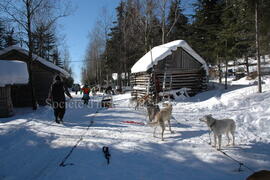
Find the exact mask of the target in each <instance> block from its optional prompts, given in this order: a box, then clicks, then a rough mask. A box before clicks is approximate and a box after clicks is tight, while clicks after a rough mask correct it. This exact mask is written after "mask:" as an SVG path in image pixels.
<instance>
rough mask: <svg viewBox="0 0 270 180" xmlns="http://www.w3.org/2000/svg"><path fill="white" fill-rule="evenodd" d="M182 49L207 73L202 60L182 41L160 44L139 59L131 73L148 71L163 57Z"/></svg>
mask: <svg viewBox="0 0 270 180" xmlns="http://www.w3.org/2000/svg"><path fill="white" fill-rule="evenodd" d="M179 47H181V48H183V49H184V50H185V51H187V52H188V53H189V54H190V55H191V56H192V57H194V58H195V59H196V60H197V61H199V62H200V63H201V64H202V65H203V68H204V69H205V70H206V72H207V73H208V66H207V64H206V62H205V61H204V60H203V58H202V57H201V56H200V55H198V54H197V53H196V52H195V51H194V50H193V49H192V48H191V47H190V46H189V45H188V44H187V42H186V41H184V40H176V41H172V42H169V43H167V44H162V45H160V46H156V47H154V48H153V49H151V51H149V52H148V53H146V54H145V55H144V56H143V57H142V58H141V59H139V60H138V61H137V62H136V63H135V64H134V66H133V67H132V68H131V73H138V72H145V71H147V70H148V69H150V68H152V67H153V65H156V64H157V63H158V61H160V60H162V59H164V58H165V57H167V56H169V55H171V54H172V51H175V50H176V49H177V48H179Z"/></svg>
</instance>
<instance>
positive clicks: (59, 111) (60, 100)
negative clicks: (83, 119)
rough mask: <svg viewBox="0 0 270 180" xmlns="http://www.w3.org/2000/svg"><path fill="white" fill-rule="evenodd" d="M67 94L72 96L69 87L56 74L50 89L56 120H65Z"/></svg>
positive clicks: (57, 121)
mask: <svg viewBox="0 0 270 180" xmlns="http://www.w3.org/2000/svg"><path fill="white" fill-rule="evenodd" d="M65 94H66V95H67V96H68V97H70V98H72V96H71V95H70V93H69V91H68V89H67V87H66V86H65V85H64V83H63V82H62V80H61V77H60V76H59V75H57V76H55V79H54V82H53V84H52V85H51V88H50V91H49V99H50V100H51V103H52V107H53V110H54V116H55V122H56V123H58V124H59V123H60V122H63V117H64V114H65V111H66V105H65V102H66V97H65Z"/></svg>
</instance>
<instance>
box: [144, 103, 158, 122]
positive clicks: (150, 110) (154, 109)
mask: <svg viewBox="0 0 270 180" xmlns="http://www.w3.org/2000/svg"><path fill="white" fill-rule="evenodd" d="M146 109H147V115H148V118H149V122H152V121H153V120H154V119H155V116H156V114H157V113H158V112H159V111H160V109H159V106H158V105H157V104H156V105H155V104H148V105H147V106H146Z"/></svg>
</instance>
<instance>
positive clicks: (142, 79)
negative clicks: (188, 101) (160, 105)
mask: <svg viewBox="0 0 270 180" xmlns="http://www.w3.org/2000/svg"><path fill="white" fill-rule="evenodd" d="M155 75H156V78H158V79H159V83H160V84H159V86H160V87H161V91H163V90H164V91H169V90H177V89H181V88H190V90H189V91H188V93H189V95H190V96H193V95H195V94H197V93H199V92H201V91H206V90H207V77H206V75H205V72H204V71H203V70H186V71H172V72H171V73H170V74H169V73H167V75H166V79H165V89H162V87H163V82H164V72H156V73H155ZM171 77H172V80H171ZM152 78H153V77H152ZM149 82H150V83H149ZM131 84H132V86H133V87H135V88H133V91H132V95H133V96H143V95H145V94H147V89H148V88H149V93H150V94H152V93H153V92H154V90H155V86H154V82H153V80H151V75H150V74H149V73H146V72H144V73H138V74H133V76H132V80H131ZM148 86H149V87H148ZM138 87H139V88H138Z"/></svg>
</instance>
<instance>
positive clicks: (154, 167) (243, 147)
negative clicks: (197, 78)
mask: <svg viewBox="0 0 270 180" xmlns="http://www.w3.org/2000/svg"><path fill="white" fill-rule="evenodd" d="M243 81H244V80H241V82H240V81H239V83H240V84H242V83H243ZM247 84H248V83H247ZM269 84H270V80H269V79H265V84H264V85H263V93H261V94H258V93H257V87H256V86H250V85H237V83H236V82H235V85H233V86H229V89H228V90H224V89H223V87H221V86H217V85H215V87H216V88H215V89H213V90H210V91H207V92H204V93H201V94H198V95H197V96H195V97H190V98H187V99H185V100H182V102H180V101H179V102H175V103H174V106H173V116H174V118H175V120H174V119H172V129H173V131H174V132H175V133H174V134H170V132H169V131H165V134H164V138H165V141H161V140H160V138H154V137H153V129H152V128H151V127H148V126H147V125H142V123H146V121H147V118H146V114H145V110H143V109H140V110H139V111H135V110H134V109H133V108H131V107H130V105H129V100H128V99H129V97H130V94H124V95H116V96H114V97H113V99H114V104H115V107H114V108H110V109H100V108H98V107H97V106H96V102H98V101H100V98H101V97H96V98H95V99H93V100H92V102H93V107H91V106H86V105H82V104H78V102H80V95H74V94H73V95H74V97H75V98H73V99H72V100H69V101H68V105H69V107H68V108H67V111H66V115H65V118H64V121H65V122H64V124H56V123H54V121H53V119H54V118H53V113H52V110H51V108H50V107H40V108H39V109H38V110H37V111H36V112H32V111H31V109H27V108H26V109H16V111H17V114H16V116H14V117H11V118H4V119H0V179H8V180H10V179H12V180H13V179H58V180H59V179H65V180H66V179H95V180H96V179H117V180H119V179H155V180H156V179H162V180H163V179H200V180H204V179H207V180H209V179H210V180H211V179H213V180H216V179H219V180H228V179H230V180H234V179H235V180H239V179H245V178H246V177H247V176H248V175H250V174H251V173H252V172H251V171H250V170H249V169H247V168H246V167H241V169H242V170H243V171H241V172H238V171H237V170H238V168H239V164H238V163H237V162H235V161H234V160H232V159H230V158H229V157H227V156H225V155H224V154H223V153H221V152H219V151H217V150H215V149H214V148H212V147H211V146H210V145H208V143H207V142H208V141H209V136H208V129H207V127H206V125H205V124H204V123H202V122H200V121H199V118H200V117H202V116H203V115H206V114H212V115H213V117H216V118H225V117H229V118H233V119H235V121H236V125H237V130H236V146H235V147H226V146H225V144H226V143H227V140H226V138H223V148H222V151H223V152H225V153H226V154H228V155H229V156H230V157H232V158H233V159H235V160H237V161H239V162H242V163H244V165H245V166H247V167H248V168H250V169H251V170H254V171H256V170H260V169H267V168H268V169H269V167H270V151H269V149H270V85H269ZM96 112H97V113H96ZM91 121H93V124H92V125H91ZM157 132H160V131H159V130H158V131H157ZM158 135H159V134H158ZM75 146H76V147H75ZM103 146H108V147H109V149H110V153H111V162H110V164H109V165H107V163H106V159H105V158H104V156H103V152H102V147H103ZM74 147H75V148H74ZM70 152H71V153H70ZM65 157H67V159H65ZM63 161H64V165H65V166H64V167H62V166H59V164H60V163H61V162H63Z"/></svg>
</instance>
